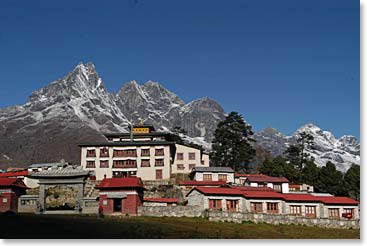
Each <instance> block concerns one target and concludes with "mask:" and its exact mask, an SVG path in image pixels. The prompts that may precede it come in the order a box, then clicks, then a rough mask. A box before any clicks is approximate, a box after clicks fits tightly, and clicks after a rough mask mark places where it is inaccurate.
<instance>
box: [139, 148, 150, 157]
mask: <svg viewBox="0 0 367 246" xmlns="http://www.w3.org/2000/svg"><path fill="white" fill-rule="evenodd" d="M141 156H150V149H142V150H141Z"/></svg>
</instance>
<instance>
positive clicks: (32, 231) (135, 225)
mask: <svg viewBox="0 0 367 246" xmlns="http://www.w3.org/2000/svg"><path fill="white" fill-rule="evenodd" d="M0 238H4V239H11V238H14V239H21V238H55V239H67V238H73V239H75V238H80V239H86V238H121V239H123V238H136V239H144V238H171V239H175V238H203V239H205V238H227V239H230V238H233V239H239V238H243V239H273V238H274V239H282V238H284V239H297V238H299V239H316V238H317V239H318V238H324V239H337V238H345V239H359V238H360V231H359V230H348V229H324V228H318V227H306V226H296V225H292V226H290V225H289V226H286V225H279V226H274V225H269V224H252V223H245V224H235V223H229V222H210V221H208V220H205V219H201V218H168V217H163V218H159V217H125V218H104V219H97V218H96V217H94V216H79V215H78V216H76V215H62V216H61V215H31V214H27V215H25V214H23V215H11V216H9V215H6V216H1V215H0Z"/></svg>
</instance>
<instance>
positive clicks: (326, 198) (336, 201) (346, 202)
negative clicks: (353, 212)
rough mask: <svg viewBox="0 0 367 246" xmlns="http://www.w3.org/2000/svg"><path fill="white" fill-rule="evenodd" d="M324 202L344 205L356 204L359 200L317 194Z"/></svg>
mask: <svg viewBox="0 0 367 246" xmlns="http://www.w3.org/2000/svg"><path fill="white" fill-rule="evenodd" d="M317 198H319V200H320V201H321V202H322V203H324V204H344V205H358V204H359V202H358V201H356V200H353V199H352V198H349V197H345V196H319V197H317Z"/></svg>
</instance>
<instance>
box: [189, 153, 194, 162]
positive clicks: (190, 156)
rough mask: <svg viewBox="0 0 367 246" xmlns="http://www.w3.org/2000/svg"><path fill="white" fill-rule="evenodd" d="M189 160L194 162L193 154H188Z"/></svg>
mask: <svg viewBox="0 0 367 246" xmlns="http://www.w3.org/2000/svg"><path fill="white" fill-rule="evenodd" d="M189 160H190V161H193V160H195V152H190V153H189Z"/></svg>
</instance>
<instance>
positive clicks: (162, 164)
mask: <svg viewBox="0 0 367 246" xmlns="http://www.w3.org/2000/svg"><path fill="white" fill-rule="evenodd" d="M155 166H156V167H163V166H164V162H163V159H156V160H155Z"/></svg>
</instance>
